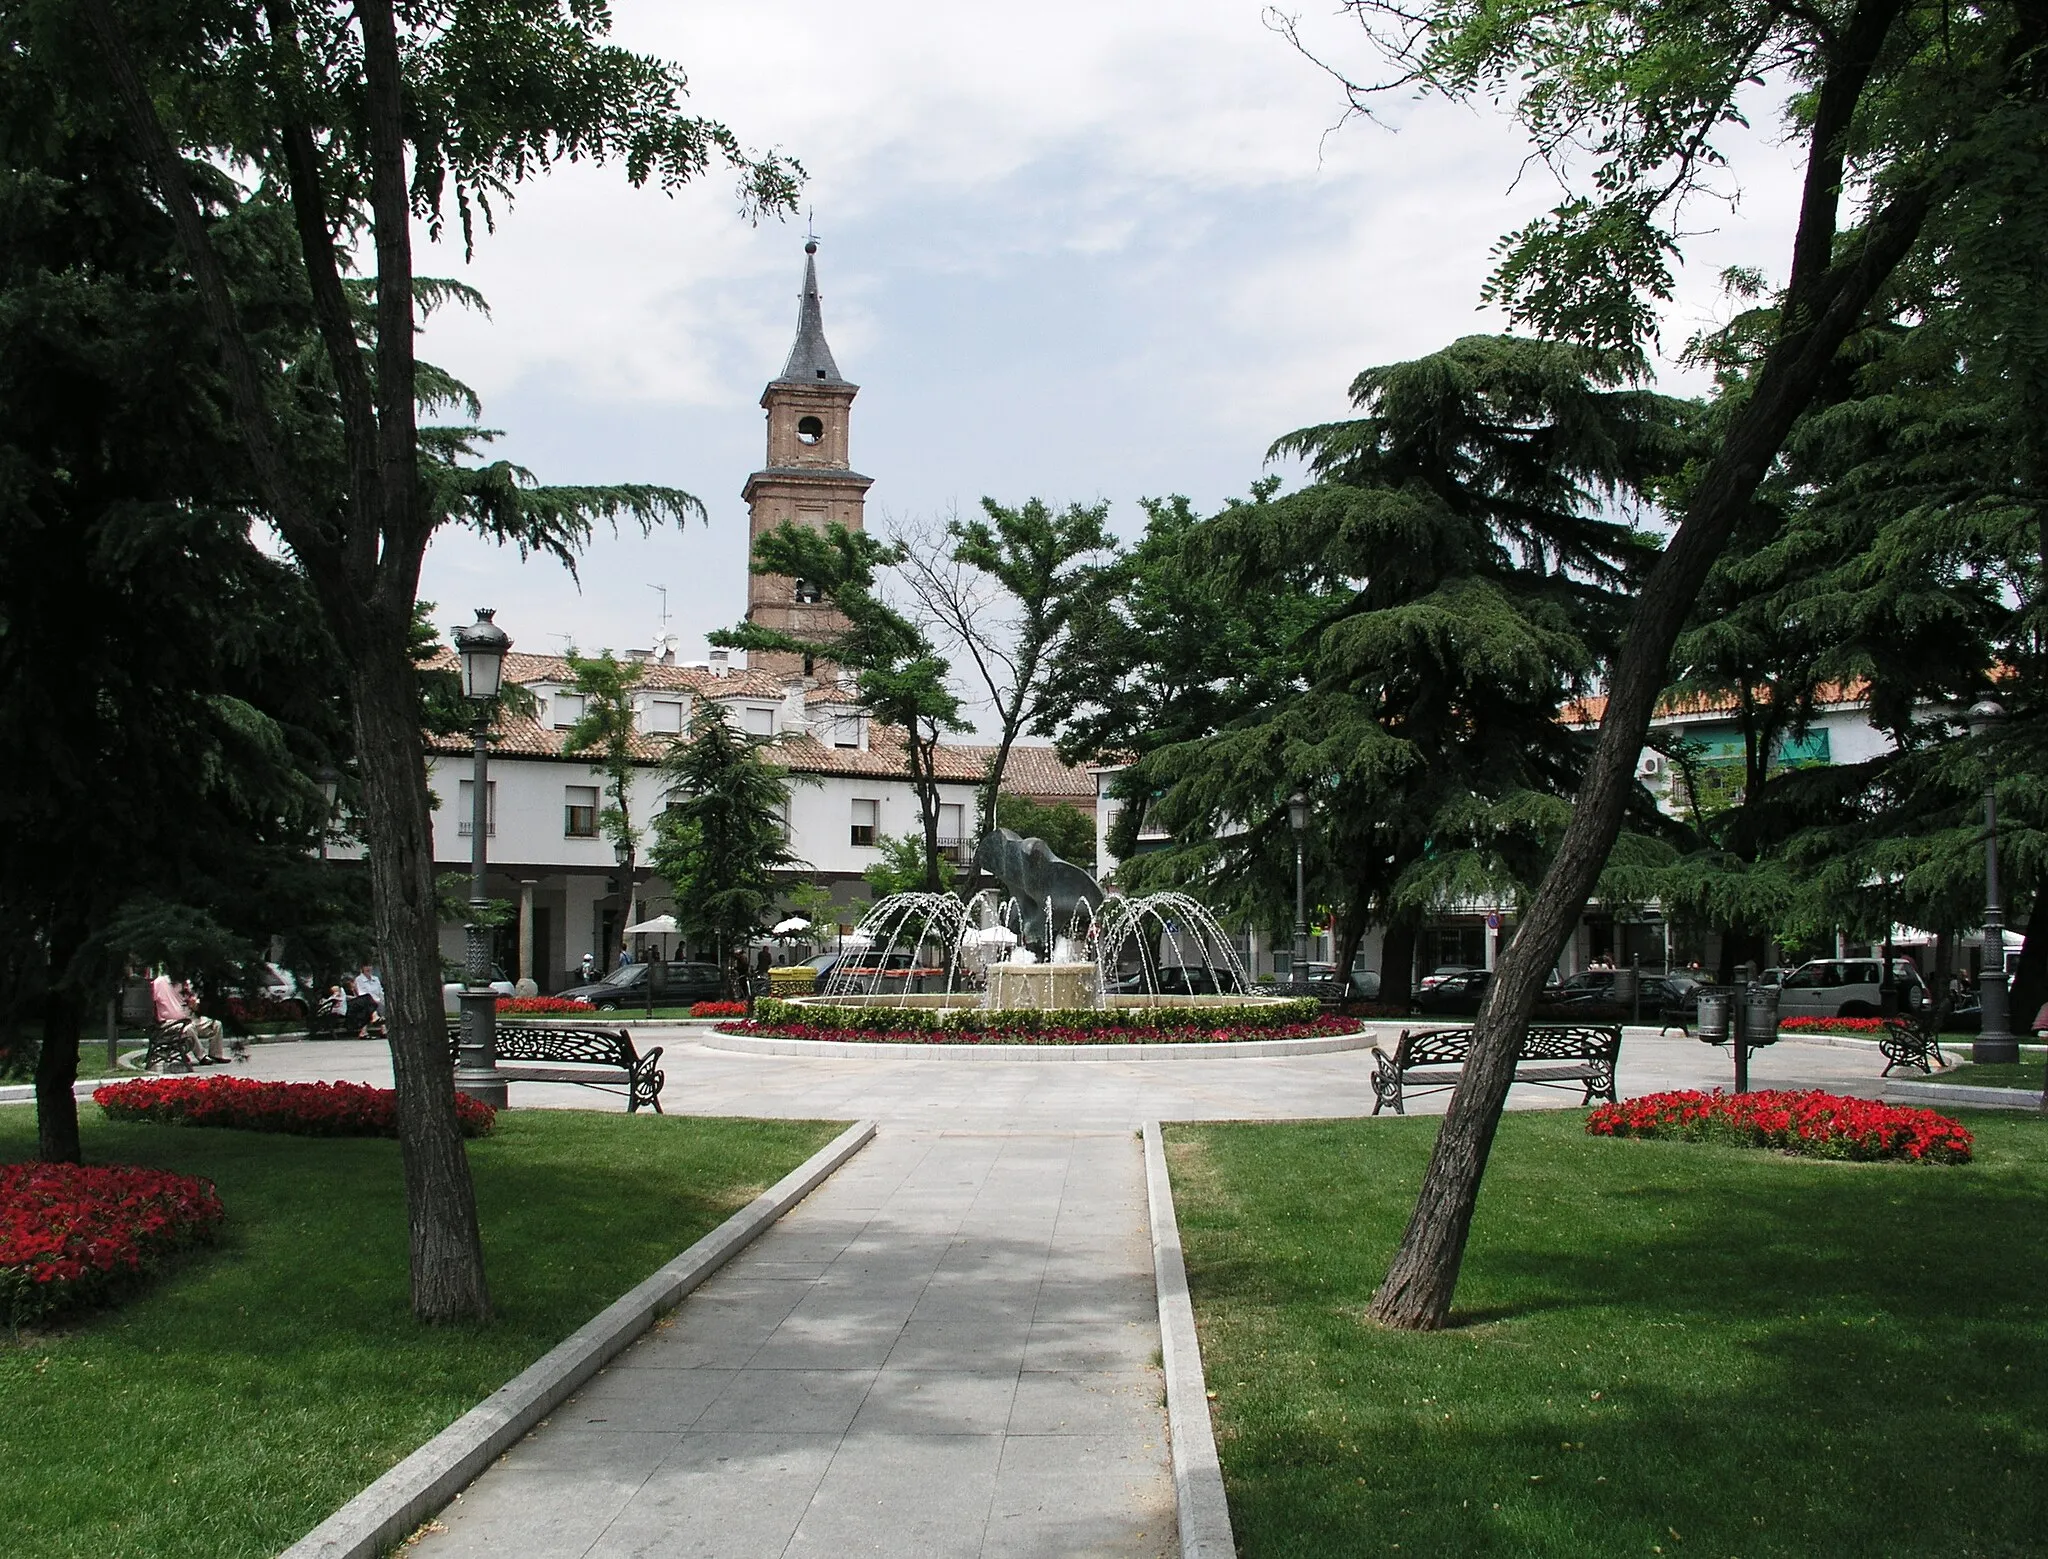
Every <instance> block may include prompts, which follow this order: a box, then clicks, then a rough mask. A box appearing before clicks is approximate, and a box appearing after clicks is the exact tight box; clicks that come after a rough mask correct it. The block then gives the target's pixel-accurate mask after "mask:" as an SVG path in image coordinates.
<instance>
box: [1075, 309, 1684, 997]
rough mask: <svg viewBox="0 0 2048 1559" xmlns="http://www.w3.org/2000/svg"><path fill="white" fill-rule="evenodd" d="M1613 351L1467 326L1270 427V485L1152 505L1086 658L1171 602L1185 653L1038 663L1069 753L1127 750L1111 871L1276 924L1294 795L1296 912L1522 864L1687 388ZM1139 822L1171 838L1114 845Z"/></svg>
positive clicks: (1289, 863) (1556, 815)
mask: <svg viewBox="0 0 2048 1559" xmlns="http://www.w3.org/2000/svg"><path fill="white" fill-rule="evenodd" d="M1624 369H1625V365H1624V364H1623V363H1622V362H1621V361H1620V360H1619V359H1617V358H1616V357H1615V356H1613V355H1612V354H1601V353H1596V352H1590V351H1587V350H1585V349H1583V348H1577V347H1570V346H1562V345H1558V344H1555V343H1546V342H1536V341H1527V340H1521V339H1517V338H1511V337H1469V338H1466V339H1465V340H1462V341H1458V342H1455V343H1453V344H1452V345H1451V346H1450V347H1447V348H1446V349H1444V350H1443V351H1441V352H1438V353H1434V354H1432V355H1431V356H1429V357H1425V358H1421V359H1418V360H1416V361H1414V362H1410V363H1401V364H1394V365H1390V366H1388V367H1384V368H1378V369H1373V370H1369V371H1368V372H1366V373H1364V374H1361V375H1360V376H1359V377H1358V379H1357V380H1355V381H1354V383H1353V385H1352V391H1351V393H1352V398H1353V400H1354V401H1355V402H1356V403H1357V405H1358V406H1359V408H1360V410H1361V411H1362V412H1363V413H1364V415H1363V416H1361V417H1359V418H1357V419H1355V420H1352V421H1347V422H1340V423H1332V424H1328V425H1325V426H1321V427H1315V428H1305V429H1302V430H1301V431H1299V432H1297V433H1293V434H1290V435H1288V436H1287V437H1286V438H1284V439H1282V440H1280V441H1279V443H1278V444H1276V445H1275V453H1276V454H1291V455H1295V456H1298V457H1300V458H1302V459H1303V460H1305V461H1306V462H1307V464H1308V467H1309V471H1310V474H1311V476H1312V478H1313V480H1312V482H1311V483H1310V484H1309V485H1308V486H1306V487H1304V488H1302V489H1300V490H1299V491H1297V492H1294V493H1290V494H1287V495H1285V496H1276V495H1275V489H1274V487H1273V486H1272V485H1270V484H1267V485H1262V486H1261V487H1260V488H1259V489H1256V490H1255V491H1254V494H1253V496H1252V498H1251V499H1250V500H1249V501H1247V502H1240V503H1235V504H1232V505H1230V506H1228V507H1227V508H1225V509H1224V510H1223V512H1221V513H1220V514H1218V515H1216V516H1215V517H1213V518H1212V519H1209V520H1206V521H1197V520H1194V519H1192V517H1190V516H1189V515H1188V514H1187V512H1186V510H1185V506H1161V507H1159V508H1156V509H1155V510H1154V513H1153V522H1154V529H1153V531H1151V532H1148V536H1147V538H1146V542H1145V543H1143V544H1141V546H1140V548H1139V549H1137V550H1136V552H1135V553H1134V555H1133V557H1132V558H1131V559H1130V560H1129V561H1128V562H1127V563H1126V565H1125V567H1124V569H1123V570H1121V571H1120V572H1121V573H1122V575H1123V579H1124V580H1128V582H1129V584H1130V586H1131V588H1130V589H1129V591H1128V599H1129V601H1130V603H1131V604H1130V605H1128V606H1116V605H1111V606H1110V609H1109V611H1108V613H1107V614H1106V615H1107V616H1108V618H1109V619H1110V621H1111V622H1112V623H1117V622H1118V621H1119V620H1120V621H1121V624H1122V631H1112V632H1110V633H1108V634H1106V635H1104V636H1103V639H1102V641H1101V642H1102V643H1103V645H1104V648H1103V650H1102V652H1101V653H1102V654H1103V655H1104V656H1108V655H1113V654H1120V653H1126V652H1130V651H1132V650H1134V649H1135V648H1136V644H1135V639H1136V638H1137V635H1138V630H1139V629H1140V627H1141V624H1144V623H1147V622H1149V621H1152V620H1163V619H1166V618H1169V617H1175V616H1178V617H1179V618H1180V621H1179V622H1178V624H1177V627H1176V629H1175V630H1173V631H1172V632H1171V633H1170V634H1169V636H1168V637H1166V638H1165V640H1164V641H1163V646H1162V647H1163V648H1164V649H1165V650H1167V651H1169V652H1174V653H1184V654H1185V659H1184V660H1178V661H1169V662H1166V663H1164V664H1163V665H1162V666H1160V667H1159V668H1158V669H1157V670H1148V671H1145V672H1141V673H1139V674H1138V676H1139V678H1140V682H1139V683H1138V684H1135V685H1125V684H1124V683H1123V681H1122V677H1121V674H1120V673H1119V672H1118V671H1117V670H1116V669H1115V668H1112V667H1097V666H1086V665H1076V666H1074V667H1071V668H1069V669H1070V670H1071V671H1072V672H1073V673H1074V674H1073V675H1071V676H1069V677H1068V678H1067V679H1066V680H1065V682H1064V683H1063V686H1064V687H1065V688H1066V689H1068V690H1069V691H1071V692H1073V693H1075V694H1077V695H1080V696H1082V697H1085V698H1086V699H1087V700H1088V704H1084V705H1083V706H1082V707H1080V708H1079V709H1078V710H1077V711H1076V714H1075V716H1074V718H1073V719H1072V721H1071V722H1070V724H1069V726H1068V729H1067V733H1066V739H1067V740H1068V741H1069V742H1070V743H1071V742H1074V741H1076V740H1086V741H1088V742H1091V743H1099V744H1100V745H1099V747H1098V748H1097V750H1098V751H1104V752H1115V751H1118V750H1122V751H1125V752H1131V753H1135V754H1136V755H1137V757H1136V761H1135V762H1134V763H1133V764H1132V765H1131V767H1130V768H1129V769H1127V770H1126V771H1125V772H1124V773H1123V774H1122V775H1120V776H1119V777H1118V779H1117V781H1116V782H1115V790H1116V793H1117V794H1118V795H1119V796H1120V797H1121V798H1122V799H1123V800H1124V801H1125V802H1126V806H1125V808H1124V810H1123V812H1122V815H1121V816H1120V817H1119V819H1118V820H1117V824H1116V828H1115V832H1114V833H1113V835H1112V839H1111V848H1112V850H1113V851H1115V852H1116V853H1117V854H1118V855H1119V856H1121V857H1123V858H1124V864H1123V865H1122V866H1121V867H1120V868H1119V881H1120V882H1122V883H1123V884H1124V885H1125V886H1127V887H1131V888H1134V889H1143V888H1148V887H1156V886H1167V885H1175V886H1184V887H1191V888H1196V889H1199V890H1202V891H1205V892H1206V893H1208V894H1210V895H1211V896H1214V897H1217V898H1219V899H1220V900H1221V901H1223V902H1225V903H1227V904H1229V905H1231V906H1233V907H1235V908H1237V909H1239V910H1240V911H1241V912H1244V913H1247V914H1249V915H1252V916H1254V917H1256V918H1258V919H1262V920H1264V921H1265V923H1267V924H1268V925H1273V926H1280V925H1285V924H1288V923H1289V922H1291V920H1292V918H1293V915H1292V905H1293V864H1294V859H1293V857H1294V837H1293V832H1292V829H1291V827H1290V824H1289V819H1288V815H1287V805H1286V803H1287V798H1288V797H1289V796H1290V795H1291V794H1293V793H1294V792H1296V791H1297V790H1298V791H1300V792H1302V793H1304V794H1305V795H1307V797H1308V798H1309V800H1310V812H1311V821H1310V824H1309V829H1308V838H1307V846H1306V850H1307V866H1308V872H1309V880H1310V892H1311V895H1312V902H1316V903H1321V904H1334V905H1335V906H1337V907H1338V910H1339V913H1340V916H1341V924H1342V926H1343V929H1344V931H1345V934H1346V940H1347V942H1349V943H1352V944H1355V942H1356V939H1357V937H1358V936H1359V935H1360V934H1361V933H1362V931H1363V929H1364V927H1365V926H1366V925H1367V924H1368V923H1370V922H1372V921H1381V922H1385V923H1407V924H1411V925H1412V924H1413V923H1414V922H1415V921H1416V920H1417V919H1418V918H1419V917H1420V915H1421V914H1422V913H1424V912H1425V911H1426V910H1428V909H1431V908H1434V907H1437V906H1439V905H1441V904H1443V903H1446V902H1449V901H1451V900H1455V899H1461V898H1467V897H1472V896H1484V897H1489V898H1508V899H1512V898H1514V897H1516V896H1518V895H1519V894H1521V893H1522V892H1523V891H1524V890H1525V889H1526V887H1527V886H1528V885H1529V884H1530V883H1532V882H1533V881H1534V879H1535V877H1536V876H1537V875H1538V874H1540V872H1541V870H1542V868H1543V865H1544V863H1545V860H1546V859H1547V856H1548V853H1549V850H1550V849H1551V847H1552V844H1553V842H1554V840H1555V838H1556V836H1557V834H1558V832H1559V831H1560V830H1561V829H1562V827H1563V824H1564V821H1565V819H1566V817H1567V815H1568V808H1567V805H1566V802H1565V801H1564V799H1563V798H1564V797H1565V796H1567V795H1568V794H1569V793H1570V791H1571V788H1572V787H1573V785H1574V784H1575V783H1576V780H1577V774H1578V767H1579V762H1580V756H1581V753H1580V746H1579V743H1578V741H1577V739H1576V738H1575V737H1573V735H1572V734H1571V733H1570V732H1569V731H1568V730H1566V729H1565V728H1564V727H1563V726H1562V725H1561V724H1560V722H1559V719H1558V716H1559V712H1560V709H1561V707H1562V705H1563V704H1564V702H1565V700H1566V699H1567V698H1568V697H1570V696H1572V695H1573V694H1575V693H1577V692H1579V691H1582V690H1584V689H1585V688H1586V687H1587V686H1588V685H1589V683H1590V681H1591V679H1592V677H1593V676H1594V674H1595V671H1596V668H1597V667H1598V666H1599V664H1600V662H1601V660H1602V658H1603V657H1604V656H1605V655H1606V654H1608V653H1609V652H1611V650H1612V649H1613V647H1614V645H1615V644H1616V642H1617V641H1618V639H1619V636H1620V632H1621V625H1622V622H1623V620H1624V615H1625V613H1626V611H1627V608H1628V602H1629V599H1630V595H1631V592H1632V591H1633V589H1634V588H1635V587H1636V585H1637V584H1638V582H1639V581H1640V579H1641V578H1642V575H1643V573H1644V572H1645V571H1646V569H1647V567H1648V565H1649V563H1650V561H1651V560H1652V559H1653V558H1654V557H1655V555H1656V547H1655V542H1654V541H1653V540H1652V539H1651V538H1650V537H1649V536H1648V535H1646V534H1645V533H1643V532H1642V531H1639V530H1637V529H1636V528H1634V527H1633V526H1632V525H1631V524H1630V523H1629V522H1628V519H1627V518H1626V515H1627V514H1628V513H1629V512H1630V511H1631V509H1632V508H1634V507H1640V506H1642V505H1644V504H1646V503H1647V502H1648V501H1649V499H1650V496H1651V495H1652V494H1654V493H1655V492H1656V490H1657V489H1658V486H1659V484H1660V483H1662V482H1664V481H1665V480H1666V479H1668V478H1669V477H1670V476H1671V475H1672V474H1673V473H1674V472H1676V471H1677V470H1679V469H1680V468H1681V467H1682V466H1683V464H1684V462H1685V460H1686V458H1687V457H1688V455H1689V454H1690V453H1691V452H1692V450H1693V448H1694V435H1693V431H1692V425H1693V422H1694V419H1695V413H1694V410H1693V408H1691V407H1690V406H1689V405H1687V404H1686V403H1683V402H1679V401H1674V400H1671V399H1668V398H1666V397H1662V396H1656V395H1651V394H1649V393H1647V392H1644V391H1640V390H1636V389H1632V388H1628V387H1626V385H1625V383H1624V379H1625V373H1624ZM1119 583H1120V584H1121V583H1122V581H1119ZM1212 625H1213V626H1212ZM1219 647H1220V648H1221V649H1222V650H1223V651H1224V652H1225V653H1222V654H1219ZM1240 657H1241V659H1240ZM1147 682H1149V683H1150V685H1149V686H1146V685H1144V684H1145V683H1147ZM1183 687H1184V688H1186V689H1188V690H1189V695H1190V696H1188V697H1186V698H1185V699H1183V698H1180V697H1176V696H1172V695H1173V694H1176V693H1178V692H1179V690H1180V689H1181V688H1183ZM1134 693H1136V694H1137V696H1135V697H1134V696H1132V695H1133V694H1134ZM1089 705H1092V707H1089ZM1141 819H1144V820H1147V821H1149V823H1150V825H1151V826H1153V827H1155V828H1158V829H1162V830H1164V831H1165V832H1167V833H1168V834H1169V835H1170V836H1171V843H1170V845H1169V846H1168V847H1167V848H1165V849H1161V850H1149V851H1148V852H1147V853H1144V854H1142V855H1135V854H1134V845H1135V839H1136V833H1137V830H1138V828H1139V826H1140V821H1141ZM1395 994H1398V991H1396V992H1395Z"/></svg>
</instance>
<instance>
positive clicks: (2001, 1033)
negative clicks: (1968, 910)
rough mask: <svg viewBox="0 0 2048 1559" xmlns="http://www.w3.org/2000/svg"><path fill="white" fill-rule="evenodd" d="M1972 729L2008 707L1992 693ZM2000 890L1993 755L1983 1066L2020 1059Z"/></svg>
mask: <svg viewBox="0 0 2048 1559" xmlns="http://www.w3.org/2000/svg"><path fill="white" fill-rule="evenodd" d="M1963 718H1964V719H1965V720H1966V721H1967V722H1968V724H1969V727H1970V734H1971V735H1972V736H1974V737H1977V738H1979V739H1980V740H1981V739H1982V738H1984V737H1987V736H1989V735H1990V734H1991V733H1992V732H1993V731H1995V730H1997V729H1998V726H1999V722H2000V721H2002V720H2004V719H2005V711H2004V710H2003V709H2001V708H2000V707H1999V706H1998V705H1997V704H1995V703H1993V702H1992V701H1991V700H1990V699H1988V698H1986V699H1982V700H1980V701H1978V702H1977V703H1974V704H1972V705H1971V706H1970V712H1969V713H1968V714H1967V715H1965V716H1964V717H1963ZM1999 897H2000V895H1999V891H1998V769H1997V766H1996V765H1995V764H1994V763H1993V762H1992V760H1991V759H1990V758H1988V757H1987V758H1986V760H1985V772H1984V966H1983V967H1982V968H1981V969H1979V970H1978V971H1977V989H1978V993H1979V995H1978V1000H1979V1003H1980V1006H1981V1010H1982V1014H1983V1016H1982V1018H1981V1020H1980V1021H1979V1023H1978V1026H1977V1042H1976V1043H1975V1044H1974V1045H1972V1046H1971V1047H1970V1059H1971V1060H1972V1061H1974V1062H1976V1063H1977V1064H1978V1065H1979V1066H1982V1065H1984V1064H1985V1063H1986V1062H1998V1061H2017V1060H2019V1058H2020V1045H2019V1041H2018V1040H2017V1039H2015V1038H2014V1037H2013V1033H2012V1017H2011V1014H2010V1013H2009V1012H2008V1011H2007V1010H2006V991H2005V907H2004V905H2002V904H2001V903H2000V902H1999Z"/></svg>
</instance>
